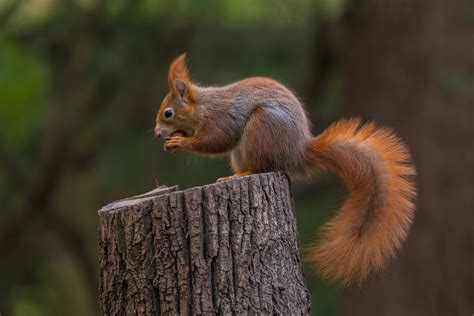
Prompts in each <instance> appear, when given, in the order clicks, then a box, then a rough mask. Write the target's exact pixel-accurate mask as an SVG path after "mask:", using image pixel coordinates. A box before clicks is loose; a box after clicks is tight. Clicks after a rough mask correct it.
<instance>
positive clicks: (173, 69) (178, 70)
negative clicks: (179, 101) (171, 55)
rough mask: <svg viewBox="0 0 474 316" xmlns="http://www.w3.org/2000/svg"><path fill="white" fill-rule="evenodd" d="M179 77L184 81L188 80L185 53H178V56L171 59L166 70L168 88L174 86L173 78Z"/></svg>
mask: <svg viewBox="0 0 474 316" xmlns="http://www.w3.org/2000/svg"><path fill="white" fill-rule="evenodd" d="M175 79H179V80H181V81H183V82H184V83H187V82H188V81H189V77H188V68H187V66H186V53H184V54H181V55H179V57H178V58H176V59H175V60H173V62H172V63H171V65H170V69H169V71H168V85H169V86H170V89H171V90H173V88H174V80H175Z"/></svg>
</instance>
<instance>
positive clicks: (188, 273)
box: [99, 173, 310, 315]
mask: <svg viewBox="0 0 474 316" xmlns="http://www.w3.org/2000/svg"><path fill="white" fill-rule="evenodd" d="M99 255H100V289H99V291H100V307H101V310H102V312H103V314H104V315H152V314H162V315H177V314H179V315H191V314H193V315H194V314H205V315H210V314H225V315H227V314H251V315H257V314H258V315H260V314H267V315H268V314H287V315H288V314H292V315H306V314H308V313H309V309H310V301H309V293H308V290H307V288H306V285H305V280H304V274H303V268H302V262H301V255H300V246H299V242H298V231H297V227H296V219H295V214H294V207H293V200H292V196H291V191H290V184H289V181H288V179H287V177H286V176H285V175H283V174H277V173H267V174H258V175H252V176H248V177H242V178H237V179H232V180H228V181H224V182H220V183H215V184H210V185H206V186H203V187H196V188H191V189H187V190H184V191H179V190H178V188H177V187H171V188H158V189H156V190H154V191H152V192H150V193H147V194H144V195H141V196H137V197H133V198H129V199H125V200H121V201H118V202H115V203H112V204H109V205H107V206H106V207H104V208H102V209H101V210H100V211H99Z"/></svg>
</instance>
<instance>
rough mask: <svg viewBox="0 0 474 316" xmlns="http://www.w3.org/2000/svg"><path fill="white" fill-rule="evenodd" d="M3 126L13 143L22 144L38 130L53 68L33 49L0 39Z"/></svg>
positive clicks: (0, 105)
mask: <svg viewBox="0 0 474 316" xmlns="http://www.w3.org/2000/svg"><path fill="white" fill-rule="evenodd" d="M0 47H1V49H0V126H1V130H2V132H3V133H4V137H5V140H6V141H7V143H8V144H9V145H12V146H20V145H21V144H24V143H25V141H26V140H27V138H28V137H31V136H32V135H34V134H35V132H37V131H38V128H39V126H40V125H41V123H40V122H41V118H42V117H43V116H42V112H43V111H44V110H45V109H44V106H45V105H44V102H45V97H46V94H47V91H48V88H49V85H48V84H49V71H48V68H47V66H46V65H45V64H44V62H43V61H42V60H41V59H40V58H39V57H38V56H37V54H35V53H34V52H33V51H30V50H25V49H24V48H22V47H20V46H19V45H15V43H14V42H12V41H8V40H6V39H1V38H0Z"/></svg>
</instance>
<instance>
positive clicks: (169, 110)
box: [164, 109, 174, 119]
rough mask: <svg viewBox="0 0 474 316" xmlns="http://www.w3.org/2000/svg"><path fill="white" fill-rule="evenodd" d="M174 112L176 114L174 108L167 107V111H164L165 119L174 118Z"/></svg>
mask: <svg viewBox="0 0 474 316" xmlns="http://www.w3.org/2000/svg"><path fill="white" fill-rule="evenodd" d="M173 114H174V112H173V109H166V110H165V113H164V115H165V119H170V118H172V117H173Z"/></svg>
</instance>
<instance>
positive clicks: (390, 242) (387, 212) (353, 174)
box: [309, 119, 416, 286]
mask: <svg viewBox="0 0 474 316" xmlns="http://www.w3.org/2000/svg"><path fill="white" fill-rule="evenodd" d="M309 156H310V158H311V160H312V167H314V168H316V170H332V171H335V172H337V173H338V174H339V175H340V176H341V178H342V179H343V180H344V183H345V184H346V186H347V188H348V191H349V193H348V196H347V197H346V199H345V201H344V202H343V204H342V206H341V207H340V209H339V211H338V213H337V215H336V216H335V217H334V218H333V219H332V220H331V221H330V222H329V223H327V224H326V225H325V227H324V228H323V232H322V234H321V236H320V238H319V239H318V240H317V242H316V243H315V244H314V245H313V246H312V247H311V248H310V249H309V260H310V261H311V262H312V263H313V264H314V265H315V266H316V268H317V269H318V271H320V272H321V273H322V274H323V275H324V276H326V277H327V278H329V279H331V280H335V281H339V284H340V285H342V286H348V285H351V284H353V283H361V282H362V281H364V280H365V279H366V278H367V277H368V275H369V273H370V272H373V271H379V270H380V269H381V268H382V267H383V266H384V265H385V264H386V262H387V260H388V259H389V258H391V257H393V256H394V254H395V251H396V250H397V249H398V248H400V246H401V243H402V241H403V240H404V239H405V236H406V234H407V231H408V228H409V227H410V224H411V221H412V218H413V211H414V204H413V199H414V197H415V195H416V191H415V187H414V184H413V182H412V181H411V178H412V177H413V176H414V175H415V169H414V168H413V166H412V165H411V164H410V156H409V153H408V150H407V148H406V147H405V145H404V144H403V143H402V142H401V141H400V139H399V138H397V137H396V136H395V135H394V134H393V133H392V132H391V131H389V130H388V129H384V128H376V126H375V125H374V124H373V123H369V124H366V125H363V126H360V120H359V119H351V120H344V121H340V122H337V123H335V124H333V125H332V126H330V127H329V128H328V129H327V130H326V131H324V132H323V133H322V134H321V135H320V136H318V137H316V138H314V140H313V143H312V145H311V147H310V150H309Z"/></svg>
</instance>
